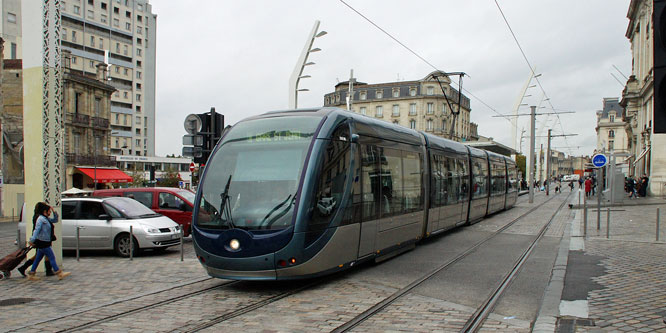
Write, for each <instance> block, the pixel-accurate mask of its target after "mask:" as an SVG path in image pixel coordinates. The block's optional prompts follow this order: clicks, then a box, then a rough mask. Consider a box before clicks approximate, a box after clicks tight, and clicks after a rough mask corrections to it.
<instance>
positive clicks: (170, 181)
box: [157, 168, 182, 187]
mask: <svg viewBox="0 0 666 333" xmlns="http://www.w3.org/2000/svg"><path fill="white" fill-rule="evenodd" d="M181 180H182V179H181V178H180V174H179V173H178V171H176V170H174V169H173V168H168V169H167V170H166V171H165V172H164V173H163V174H162V177H160V179H159V180H158V181H157V186H164V187H178V182H179V181H181Z"/></svg>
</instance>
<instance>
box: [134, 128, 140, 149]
mask: <svg viewBox="0 0 666 333" xmlns="http://www.w3.org/2000/svg"><path fill="white" fill-rule="evenodd" d="M134 133H135V134H136V135H141V129H140V128H137V129H136V130H135V131H134ZM139 142H140V141H139V140H138V139H137V141H136V145H137V146H138V145H139V144H140V143H139Z"/></svg>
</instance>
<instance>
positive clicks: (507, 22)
mask: <svg viewBox="0 0 666 333" xmlns="http://www.w3.org/2000/svg"><path fill="white" fill-rule="evenodd" d="M341 1H342V0H341ZM494 1H495V5H497V9H498V10H499V12H500V14H501V15H502V18H503V19H504V23H506V26H507V28H509V32H511V36H513V40H514V41H515V42H516V45H517V46H518V49H519V50H520V53H521V54H522V55H523V59H525V62H526V63H527V66H528V67H529V68H530V71H531V72H532V74H533V75H534V76H535V80H536V82H537V84H538V85H539V88H541V91H542V92H543V96H544V98H545V100H546V101H547V102H548V104H549V105H550V108H551V109H552V110H553V111H555V107H554V106H553V103H551V102H550V98H549V97H548V94H546V90H545V89H544V88H543V85H542V84H541V81H540V80H539V77H538V76H536V73H535V72H534V67H533V66H532V64H531V63H530V60H529V59H528V58H527V55H526V54H525V51H524V50H523V47H522V46H521V45H520V42H519V41H518V37H516V34H515V33H514V32H513V29H512V28H511V25H510V24H509V20H507V18H506V15H504V11H502V7H500V5H499V3H498V2H497V0H494ZM555 115H556V116H557V120H558V121H559V123H560V128H561V129H562V133H564V126H562V120H561V119H560V115H559V114H557V113H556V114H555ZM564 141H565V144H567V145H569V142H567V138H566V137H564ZM571 153H572V151H571V149H569V154H570V155H571Z"/></svg>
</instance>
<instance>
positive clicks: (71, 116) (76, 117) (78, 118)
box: [66, 113, 90, 127]
mask: <svg viewBox="0 0 666 333" xmlns="http://www.w3.org/2000/svg"><path fill="white" fill-rule="evenodd" d="M66 121H67V123H69V124H72V125H77V126H85V127H87V126H90V116H88V115H87V114H81V113H67V115H66Z"/></svg>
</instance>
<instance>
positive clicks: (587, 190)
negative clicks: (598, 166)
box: [585, 177, 592, 198]
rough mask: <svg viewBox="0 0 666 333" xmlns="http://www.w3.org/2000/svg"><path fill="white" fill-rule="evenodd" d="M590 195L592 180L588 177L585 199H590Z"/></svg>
mask: <svg viewBox="0 0 666 333" xmlns="http://www.w3.org/2000/svg"><path fill="white" fill-rule="evenodd" d="M590 193H592V180H591V179H590V178H589V177H588V178H587V179H586V180H585V197H586V198H589V197H590Z"/></svg>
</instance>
